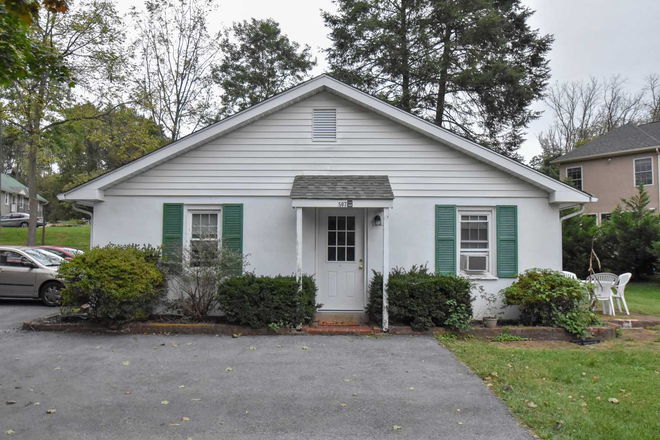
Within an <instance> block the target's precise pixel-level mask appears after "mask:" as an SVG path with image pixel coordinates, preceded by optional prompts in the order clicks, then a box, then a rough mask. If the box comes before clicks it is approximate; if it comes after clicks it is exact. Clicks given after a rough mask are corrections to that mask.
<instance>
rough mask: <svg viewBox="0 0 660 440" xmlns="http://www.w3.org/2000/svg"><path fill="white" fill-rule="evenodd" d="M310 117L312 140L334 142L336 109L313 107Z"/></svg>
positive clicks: (335, 137)
mask: <svg viewBox="0 0 660 440" xmlns="http://www.w3.org/2000/svg"><path fill="white" fill-rule="evenodd" d="M312 111H313V117H312V140H314V141H321V142H334V141H336V140H337V110H336V109H334V108H333V109H314V110H312Z"/></svg>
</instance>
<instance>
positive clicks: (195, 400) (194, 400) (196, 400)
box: [190, 399, 202, 402]
mask: <svg viewBox="0 0 660 440" xmlns="http://www.w3.org/2000/svg"><path fill="white" fill-rule="evenodd" d="M190 400H192V401H193V402H199V401H200V400H202V399H190Z"/></svg>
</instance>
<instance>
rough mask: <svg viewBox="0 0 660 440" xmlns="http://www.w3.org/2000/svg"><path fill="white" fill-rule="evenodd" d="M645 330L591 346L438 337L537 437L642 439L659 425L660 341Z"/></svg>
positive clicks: (652, 434)
mask: <svg viewBox="0 0 660 440" xmlns="http://www.w3.org/2000/svg"><path fill="white" fill-rule="evenodd" d="M658 335H660V333H658ZM651 336H652V338H651V340H649V341H646V342H640V341H634V340H632V341H627V340H626V339H630V338H623V340H622V339H618V340H616V341H610V342H606V343H603V344H600V345H598V346H591V347H578V346H573V345H572V344H570V343H564V342H562V343H559V342H549V343H548V342H546V343H540V342H514V343H509V344H503V343H492V342H491V343H489V342H480V341H467V342H466V341H461V340H447V339H446V338H445V339H443V340H441V342H442V343H444V344H445V345H446V346H447V347H448V348H449V349H450V350H451V351H452V352H453V353H454V354H455V355H456V356H457V357H458V358H459V359H460V360H461V361H463V362H464V363H465V364H466V365H467V366H468V367H470V368H471V369H472V371H474V372H475V373H476V374H477V375H479V376H480V377H482V378H486V380H485V381H486V383H487V384H489V383H490V384H492V386H491V387H490V389H491V390H492V391H493V392H494V393H495V394H496V395H498V396H499V397H501V398H502V399H503V400H504V401H505V402H506V403H507V405H509V407H510V408H511V410H512V411H513V413H514V414H515V415H516V416H518V418H520V419H521V420H522V421H523V422H524V423H525V424H527V426H529V427H530V428H531V429H533V430H534V431H535V433H536V434H537V435H539V436H540V437H541V438H548V439H550V438H552V439H569V438H570V439H610V438H616V439H642V438H644V439H646V438H657V436H658V432H659V430H660V399H658V395H657V390H658V389H660V373H659V371H660V343H658V342H656V341H657V340H658V339H657V338H656V335H651ZM653 338H656V339H655V341H654V340H653ZM610 398H615V399H617V400H618V402H619V403H618V404H615V403H610V402H609V401H608V399H610Z"/></svg>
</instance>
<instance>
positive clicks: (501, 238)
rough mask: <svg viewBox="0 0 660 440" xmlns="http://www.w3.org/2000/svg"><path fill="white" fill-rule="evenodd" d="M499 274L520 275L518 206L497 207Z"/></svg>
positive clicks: (510, 276)
mask: <svg viewBox="0 0 660 440" xmlns="http://www.w3.org/2000/svg"><path fill="white" fill-rule="evenodd" d="M497 276H498V277H500V278H515V277H517V276H518V207H517V206H498V207H497Z"/></svg>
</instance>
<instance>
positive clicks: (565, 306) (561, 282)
mask: <svg viewBox="0 0 660 440" xmlns="http://www.w3.org/2000/svg"><path fill="white" fill-rule="evenodd" d="M590 288H592V286H590V285H585V284H582V283H580V282H579V281H577V280H573V279H570V278H567V277H565V276H564V275H563V274H562V273H561V272H558V271H553V270H550V269H529V270H527V271H525V272H524V273H523V274H521V275H520V276H519V277H518V280H516V282H514V283H513V284H512V285H511V286H509V287H507V288H506V289H504V290H503V293H504V303H505V304H506V305H509V306H518V308H519V309H520V321H521V322H522V324H524V325H539V326H550V327H561V328H564V329H566V330H567V331H569V332H570V333H572V334H574V335H576V336H580V337H586V336H587V331H586V329H587V327H589V326H591V325H596V324H600V320H599V319H598V317H597V316H596V315H594V314H593V313H592V312H591V311H589V309H588V306H589V293H588V292H589V291H588V289H590Z"/></svg>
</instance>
